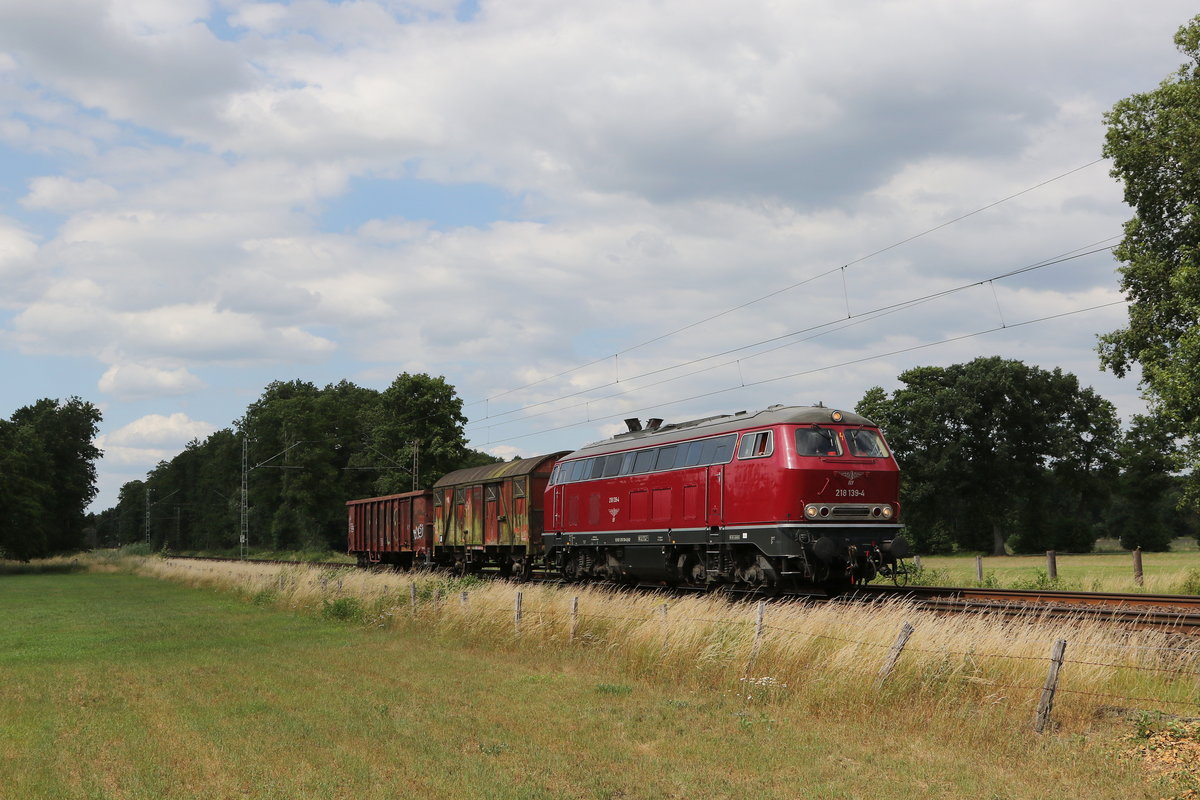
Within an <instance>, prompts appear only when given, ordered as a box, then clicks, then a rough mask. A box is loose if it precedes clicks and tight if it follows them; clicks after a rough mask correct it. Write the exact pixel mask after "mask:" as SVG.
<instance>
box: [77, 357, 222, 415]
mask: <svg viewBox="0 0 1200 800" xmlns="http://www.w3.org/2000/svg"><path fill="white" fill-rule="evenodd" d="M203 387H204V382H203V381H201V380H200V379H199V378H197V377H196V376H195V375H193V374H191V373H190V372H188V371H187V370H186V369H184V368H182V367H179V368H177V369H157V368H155V367H148V366H144V365H141V364H113V365H112V366H111V367H109V368H108V369H107V370H106V371H105V373H104V374H103V375H102V376H101V377H100V381H99V383H98V384H97V388H98V389H99V390H100V391H102V392H104V393H106V394H112V395H116V397H117V398H118V399H120V400H135V399H139V398H146V397H165V396H170V395H182V394H191V393H193V392H195V391H197V390H199V389H202V388H203ZM176 416H178V415H176Z"/></svg>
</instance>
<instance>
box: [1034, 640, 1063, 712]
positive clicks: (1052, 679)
mask: <svg viewBox="0 0 1200 800" xmlns="http://www.w3.org/2000/svg"><path fill="white" fill-rule="evenodd" d="M1066 651H1067V640H1066V639H1059V640H1058V641H1057V642H1055V643H1054V649H1053V650H1051V651H1050V672H1049V673H1048V674H1047V675H1046V685H1045V686H1044V687H1042V699H1041V700H1040V701H1038V707H1037V722H1035V723H1034V726H1033V729H1034V730H1035V731H1037V732H1038V733H1041V732H1042V731H1044V730H1045V729H1046V725H1047V723H1049V722H1050V711H1051V710H1052V709H1053V708H1054V692H1055V690H1056V689H1057V688H1058V671H1059V669H1061V668H1062V663H1063V654H1064V653H1065V652H1066Z"/></svg>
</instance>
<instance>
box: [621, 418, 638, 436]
mask: <svg viewBox="0 0 1200 800" xmlns="http://www.w3.org/2000/svg"><path fill="white" fill-rule="evenodd" d="M625 427H627V428H629V432H630V433H637V432H638V431H640V430H641V429H642V421H641V420H640V419H638V418H637V417H630V418H629V419H627V420H625Z"/></svg>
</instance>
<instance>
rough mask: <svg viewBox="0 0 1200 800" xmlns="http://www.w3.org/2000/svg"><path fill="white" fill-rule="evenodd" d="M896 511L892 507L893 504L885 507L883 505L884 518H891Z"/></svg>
mask: <svg viewBox="0 0 1200 800" xmlns="http://www.w3.org/2000/svg"><path fill="white" fill-rule="evenodd" d="M894 513H895V512H894V511H892V507H891V506H884V507H883V518H884V519H891V518H892V514H894Z"/></svg>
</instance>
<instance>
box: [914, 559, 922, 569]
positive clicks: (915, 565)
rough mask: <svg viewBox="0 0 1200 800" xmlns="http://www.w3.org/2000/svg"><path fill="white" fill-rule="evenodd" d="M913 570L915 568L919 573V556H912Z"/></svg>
mask: <svg viewBox="0 0 1200 800" xmlns="http://www.w3.org/2000/svg"><path fill="white" fill-rule="evenodd" d="M913 568H915V569H916V570H917V571H918V572H920V570H921V557H920V556H913Z"/></svg>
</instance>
